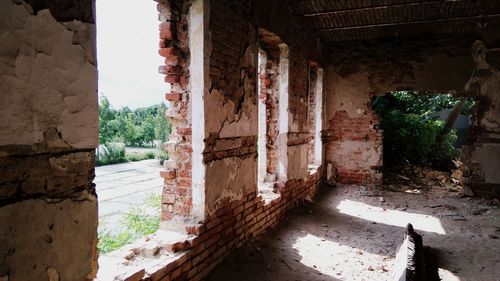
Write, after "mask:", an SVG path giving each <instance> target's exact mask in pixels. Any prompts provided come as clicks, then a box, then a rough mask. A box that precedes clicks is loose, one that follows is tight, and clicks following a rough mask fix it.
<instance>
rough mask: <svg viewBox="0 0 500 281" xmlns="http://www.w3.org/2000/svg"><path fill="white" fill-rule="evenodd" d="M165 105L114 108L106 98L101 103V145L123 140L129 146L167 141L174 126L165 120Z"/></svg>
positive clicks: (151, 144) (150, 144) (103, 97)
mask: <svg viewBox="0 0 500 281" xmlns="http://www.w3.org/2000/svg"><path fill="white" fill-rule="evenodd" d="M166 108H167V107H166V105H165V104H164V103H161V104H156V105H152V106H148V107H143V108H138V109H135V110H131V109H130V108H128V107H122V108H121V109H118V110H116V109H113V107H112V106H111V104H110V102H109V100H108V99H107V98H106V97H105V96H102V97H101V99H100V102H99V143H100V144H107V143H110V142H113V141H123V142H125V144H127V145H134V146H144V145H149V146H153V145H154V141H155V140H159V141H161V142H165V141H166V140H167V138H168V136H169V135H170V132H171V125H170V122H169V121H168V119H167V118H166V117H165V110H166Z"/></svg>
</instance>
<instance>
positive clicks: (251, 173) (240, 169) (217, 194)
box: [206, 157, 257, 214]
mask: <svg viewBox="0 0 500 281" xmlns="http://www.w3.org/2000/svg"><path fill="white" fill-rule="evenodd" d="M256 191H257V159H256V158H253V157H249V158H245V159H241V158H238V157H229V158H224V159H222V160H217V161H213V162H211V163H210V164H208V165H207V178H206V199H207V202H206V206H207V209H208V213H209V214H210V213H212V212H214V211H215V210H217V207H218V206H219V204H221V203H222V202H224V201H225V200H227V201H233V200H239V199H241V198H242V197H243V196H244V195H246V194H248V193H250V192H256Z"/></svg>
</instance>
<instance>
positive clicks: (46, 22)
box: [0, 0, 98, 281]
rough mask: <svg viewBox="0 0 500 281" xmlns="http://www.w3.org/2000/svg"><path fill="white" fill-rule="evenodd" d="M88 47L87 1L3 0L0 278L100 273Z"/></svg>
mask: <svg viewBox="0 0 500 281" xmlns="http://www.w3.org/2000/svg"><path fill="white" fill-rule="evenodd" d="M30 3H31V4H32V5H30ZM69 7H71V9H69ZM66 8H68V9H66ZM94 46H95V25H94V17H93V1H69V0H68V1H63V0H60V1H43V0H38V1H35V0H33V1H28V3H26V2H23V1H20V0H16V1H13V0H12V1H11V0H5V1H1V2H0V93H1V94H0V95H1V96H0V130H1V131H2V133H1V134H0V169H1V170H2V177H1V178H0V221H1V222H2V223H1V226H0V279H2V278H5V277H6V278H8V279H6V280H9V281H12V280H91V279H93V277H94V276H95V274H96V272H97V263H96V259H97V253H96V243H97V197H96V194H95V190H94V186H93V184H92V180H93V178H94V157H95V156H94V149H95V147H96V146H97V142H98V136H97V131H98V130H97V126H98V124H97V67H96V66H97V64H96V55H95V47H94ZM2 280H3V279H2Z"/></svg>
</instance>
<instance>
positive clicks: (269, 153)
mask: <svg viewBox="0 0 500 281" xmlns="http://www.w3.org/2000/svg"><path fill="white" fill-rule="evenodd" d="M266 55H267V60H266V63H265V65H259V79H260V85H261V88H260V89H259V101H260V102H263V103H265V107H266V158H267V162H266V165H267V167H266V172H267V176H266V180H267V181H274V180H273V179H275V178H276V175H277V173H278V135H279V128H278V118H279V116H278V114H279V110H278V105H279V49H278V50H276V49H268V50H267V51H266Z"/></svg>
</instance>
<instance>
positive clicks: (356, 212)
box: [0, 0, 500, 281]
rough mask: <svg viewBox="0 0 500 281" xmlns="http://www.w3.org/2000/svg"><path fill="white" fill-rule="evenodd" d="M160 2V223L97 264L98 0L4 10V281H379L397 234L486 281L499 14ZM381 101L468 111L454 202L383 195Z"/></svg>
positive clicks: (499, 100) (399, 5)
mask: <svg viewBox="0 0 500 281" xmlns="http://www.w3.org/2000/svg"><path fill="white" fill-rule="evenodd" d="M100 1H102V0H100ZM150 1H152V0H150ZM155 1H156V2H157V11H158V24H159V28H158V34H159V37H158V39H159V51H158V56H159V57H162V58H163V59H164V63H163V64H162V65H159V67H158V71H159V72H160V73H161V74H162V75H163V76H164V82H165V86H166V87H165V96H164V98H165V101H166V102H168V110H167V111H166V112H165V115H166V116H167V117H168V118H169V120H170V122H171V124H172V133H171V135H170V138H169V140H168V142H166V143H165V144H164V146H163V147H164V149H165V151H166V152H168V155H169V159H168V160H166V161H165V162H164V164H163V167H162V170H161V171H160V172H159V175H158V177H161V180H162V181H163V189H162V196H161V211H160V212H159V213H158V216H159V217H161V227H160V230H159V231H158V232H156V233H154V234H152V235H149V236H147V237H144V238H142V239H139V240H138V241H135V242H134V243H133V244H131V245H128V246H126V247H124V248H122V249H119V250H117V251H114V252H112V253H110V254H106V255H102V254H99V252H98V250H97V243H98V235H97V229H98V197H99V196H101V195H100V194H99V192H98V191H96V187H95V181H94V178H95V157H96V156H95V155H96V148H97V147H98V145H99V140H98V138H99V137H98V128H99V121H98V99H97V97H98V95H97V93H98V66H99V64H98V61H97V56H96V21H95V18H96V16H95V0H2V1H0V132H1V133H0V171H1V177H0V280H1V281H20V280H49V281H67V280H100V281H107V280H129V281H130V280H144V281H145V280H203V279H208V280H239V279H242V280H280V279H279V278H277V277H276V276H281V277H280V278H285V277H286V278H285V279H283V280H392V279H391V278H394V277H393V275H394V272H395V271H396V270H395V269H394V267H393V263H394V260H395V258H394V257H395V255H396V251H397V250H398V247H399V246H400V245H401V243H402V242H403V239H404V238H405V235H404V233H405V231H404V230H405V227H406V225H407V223H410V222H411V223H412V224H413V226H414V228H415V231H416V232H417V233H419V234H421V235H422V236H423V243H424V245H427V246H430V247H431V248H432V249H437V250H438V251H439V252H441V253H442V255H441V258H443V260H442V261H441V262H442V264H441V265H442V266H443V267H442V268H441V269H442V270H444V271H446V274H449V275H450V276H451V277H450V278H455V279H444V278H443V280H460V281H466V280H494V278H495V277H497V276H498V274H499V272H498V268H499V265H500V264H499V259H498V258H499V257H498V252H499V247H500V246H499V242H498V241H499V240H498V236H500V234H499V233H498V232H499V231H500V222H499V219H498V214H499V213H498V212H499V211H498V198H499V196H500V93H499V91H500V72H499V66H500V28H499V26H500V2H498V1H487V0H454V1H450V0H442V1H434V0H432V1H423V0H422V1H418V0H368V1H367V0H352V1H328V0H297V1H291V0H276V1H264V0H262V1H261V0H245V1H230V0H155ZM124 5H126V4H124ZM130 20H131V21H133V20H140V19H130ZM97 24H98V23H97ZM127 40H128V39H124V40H123V42H117V48H119V47H120V44H127ZM130 55H131V56H140V55H141V54H130ZM123 67H124V68H125V67H133V66H130V65H127V61H126V59H124V60H123ZM167 86H168V87H167ZM396 91H415V92H417V93H421V94H425V95H437V94H450V95H451V96H454V97H456V98H458V99H464V98H473V99H474V101H475V107H474V110H473V111H472V113H471V117H470V125H469V127H468V135H467V140H466V142H465V144H464V145H463V146H462V147H461V151H462V154H461V158H460V163H461V164H460V165H461V169H462V170H461V171H460V182H461V184H462V183H463V186H464V187H466V188H467V192H464V193H458V192H457V194H449V193H450V192H451V191H450V190H446V189H445V190H444V191H443V192H444V194H443V193H440V189H439V188H437V187H436V188H435V187H434V186H433V185H432V184H431V185H428V186H427V187H429V188H427V187H426V188H423V190H424V191H421V189H422V188H420V189H418V190H417V188H413V187H412V188H410V189H405V188H404V186H403V185H396V186H392V187H391V185H388V184H386V183H387V181H385V179H387V178H388V173H386V169H385V168H386V164H387V163H386V162H387V160H388V159H384V149H386V148H387V147H384V135H385V133H387V132H384V130H383V129H382V128H381V122H382V121H381V117H380V115H379V114H378V113H377V112H376V111H375V110H374V108H373V101H374V99H375V98H376V97H380V96H383V95H385V94H388V93H393V92H396ZM395 131H397V128H396V129H395ZM423 178H424V179H423V180H427V181H430V180H434V178H435V177H434V176H432V178H431V176H427V179H426V176H425V174H424V177H423ZM400 179H403V180H404V181H406V183H405V185H406V186H413V185H414V184H415V182H416V181H417V179H416V178H408V177H406V176H400ZM437 186H440V185H439V183H437ZM441 187H442V186H441ZM415 190H417V191H415ZM401 191H403V192H401ZM412 192H413V193H412ZM458 195H461V196H462V195H468V196H470V195H474V198H468V199H467V198H462V197H459V196H458ZM412 196H413V197H412ZM405 202H406V203H405ZM405 204H406V205H405ZM447 206H448V207H447ZM449 206H451V207H449ZM344 207H345V209H343V208H344ZM367 208H368V209H369V210H368V209H367ZM349 209H350V211H351V212H349ZM373 210H375V213H381V212H385V213H384V214H385V215H382V218H381V217H377V215H373V216H371V215H370V214H372V212H373ZM449 211H453V212H454V213H453V216H451V218H450V217H447V216H445V214H446V213H447V212H449ZM469 211H470V212H469ZM471 214H472V215H471ZM455 215H456V216H455ZM457 216H458V217H457ZM396 218H398V219H399V218H401V219H403V221H398V222H397V223H395V222H394V220H397V219H396ZM415 218H417V220H416V222H415V221H413V219H415ZM457 218H458V219H457ZM419 219H422V220H423V221H424V222H428V224H426V223H424V225H425V226H422V225H421V224H420V223H421V222H422V220H419ZM429 225H430V226H437V229H436V228H433V229H429V228H428V226H429ZM474 229H475V230H476V231H474ZM407 238H408V237H407ZM280 239H281V240H280ZM406 240H409V238H408V239H406ZM406 240H405V241H406ZM417 240H418V239H417ZM471 241H472V242H473V243H472V244H471ZM417 244H418V243H417ZM317 245H320V246H319V247H320V248H322V249H321V251H319V252H314V251H316V250H317V249H316V248H317V247H318V246H317ZM471 245H474V246H476V248H474V246H471ZM403 248H404V247H403ZM256 249H258V250H256ZM273 249H275V250H273ZM249 252H252V253H253V254H252V255H253V257H252V256H251V255H250V257H249V255H247V254H248V253H249ZM280 252H283V257H279V255H280ZM333 254H335V255H333ZM259 256H261V257H262V259H260V258H259V259H255V258H254V257H259ZM318 258H320V259H318ZM296 260H298V261H296ZM235 261H241V262H242V263H243V264H245V267H242V270H241V272H238V268H234V263H235ZM428 263H430V264H432V262H431V261H429V262H428ZM220 264H222V265H223V267H224V268H223V269H221V267H217V265H220ZM467 264H469V266H470V271H468V269H467ZM260 267H265V269H264V268H262V271H260V270H259V268H260ZM333 268H336V269H333ZM214 269H215V271H213V270H214ZM224 270H227V271H224ZM212 271H213V273H211V272H212ZM257 271H259V272H257ZM362 271H368V272H367V273H366V275H360V274H362V273H361V272H362ZM242 272H243V273H247V275H250V274H251V273H252V272H255V276H254V277H255V278H254V279H252V278H251V276H250V277H248V276H247V277H245V278H247V279H244V277H241V275H238V274H241V273H242ZM304 272H305V273H304ZM405 272H406V273H405ZM407 272H411V268H408V269H407V271H403V273H402V274H403V275H404V274H407ZM295 273H296V274H297V275H294V274H295ZM303 273H304V274H305V275H303ZM338 273H340V275H339V274H338ZM268 274H269V275H268ZM396 275H397V274H396ZM229 276H234V278H229ZM273 276H274V277H276V278H277V279H274V278H273ZM227 278H229V279H227ZM267 278H269V279H267ZM395 278H397V276H396V277H395ZM394 280H399V279H394Z"/></svg>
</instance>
